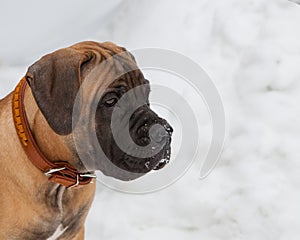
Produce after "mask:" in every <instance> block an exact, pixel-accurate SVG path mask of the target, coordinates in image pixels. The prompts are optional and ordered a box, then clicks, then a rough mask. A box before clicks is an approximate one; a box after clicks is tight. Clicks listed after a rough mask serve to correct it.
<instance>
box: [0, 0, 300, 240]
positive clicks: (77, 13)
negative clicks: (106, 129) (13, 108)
mask: <svg viewBox="0 0 300 240" xmlns="http://www.w3.org/2000/svg"><path fill="white" fill-rule="evenodd" d="M299 23H300V6H299V5H297V4H295V3H293V2H291V1H287V0H286V1H285V0H278V1H277V0H222V1H211V0H188V1H183V0H176V1H174V0H173V1H172V0H164V1H147V0H111V1H105V0H87V1H75V0H63V1H61V0H60V1H58V0H53V1H37V0H36V1H33V0H28V1H21V0H19V1H17V0H11V1H5V0H0V26H1V28H0V29H1V38H0V44H1V47H0V97H4V96H5V95H6V94H8V93H9V92H10V91H11V90H12V89H13V87H14V86H15V85H16V83H17V82H18V80H19V79H20V78H21V77H22V76H23V74H24V73H25V72H26V69H27V67H28V66H29V65H30V64H31V63H32V62H34V61H35V60H37V59H38V58H39V57H41V56H42V55H44V54H46V53H48V52H50V51H53V50H56V49H58V48H60V47H65V46H68V45H71V44H73V43H75V42H78V41H82V40H87V39H89V40H96V41H106V40H110V41H113V42H116V43H118V44H120V45H123V46H126V47H127V48H128V49H129V50H130V49H136V48H143V47H160V48H167V49H172V50H175V51H178V52H180V53H182V54H185V55H186V56H189V57H190V58H192V59H193V60H194V61H196V62H198V63H199V64H200V65H201V66H202V67H203V68H204V69H205V70H206V72H207V73H208V74H209V75H210V76H211V78H212V79H213V81H214V83H215V85H216V86H217V88H218V89H219V92H220V94H221V96H222V98H223V103H224V106H225V111H226V119H227V129H226V134H227V139H226V143H225V146H224V151H223V154H222V156H221V159H220V162H219V164H218V165H217V167H216V168H215V169H214V171H213V172H212V174H210V175H209V177H208V178H206V179H204V180H199V178H198V175H199V164H198V163H197V162H196V164H195V165H194V166H193V167H192V168H191V169H190V170H189V171H188V173H187V174H186V175H184V177H182V178H181V179H180V180H179V181H177V182H176V183H175V184H173V185H172V186H171V187H169V188H166V189H164V190H162V191H159V192H155V193H152V194H147V195H128V194H122V193H118V192H115V191H112V190H109V189H107V188H104V187H103V186H101V185H100V184H99V185H98V190H97V196H96V199H95V201H94V205H93V209H92V210H91V212H90V214H89V217H88V220H87V230H86V237H87V239H88V240H99V239H105V240H119V239H139V240H150V239H151V240H153V239H159V240H160V239H174V240H175V239H176V240H181V239H205V240H223V239H245V240H250V239H255V240H257V239H264V240H267V239H270V240H281V239H282V240H287V239H289V240H296V239H299V235H300V154H299V148H300V146H299V144H300V124H299V117H300V107H299V102H300V81H299V80H300V67H299V65H300V41H299V39H300V27H299ZM203 124H204V125H205V124H206V125H207V127H208V126H209V122H208V121H207V122H205V121H204V122H203Z"/></svg>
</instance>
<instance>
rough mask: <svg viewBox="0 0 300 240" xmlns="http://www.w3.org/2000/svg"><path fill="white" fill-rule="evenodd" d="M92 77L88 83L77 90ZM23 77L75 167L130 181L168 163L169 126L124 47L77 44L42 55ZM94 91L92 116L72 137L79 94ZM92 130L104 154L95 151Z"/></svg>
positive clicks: (91, 43)
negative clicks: (158, 110) (156, 108)
mask: <svg viewBox="0 0 300 240" xmlns="http://www.w3.org/2000/svg"><path fill="white" fill-rule="evenodd" d="M100 65H101V72H100V73H99V71H98V73H99V74H98V75H95V73H94V72H93V71H94V70H95V69H96V68H97V67H98V66H100ZM91 76H92V81H93V84H92V85H87V86H88V87H87V89H86V90H87V91H85V93H82V91H81V89H82V86H83V84H84V83H85V82H87V79H89V80H91ZM26 80H27V82H28V84H29V86H30V88H31V91H32V94H33V96H34V99H35V101H36V104H37V106H38V108H39V111H40V112H41V113H42V115H43V116H44V118H45V120H46V122H47V124H48V125H49V126H50V128H51V129H52V131H54V132H55V133H56V134H57V135H58V136H59V137H60V138H63V139H64V141H63V142H64V144H66V146H67V147H68V148H69V149H70V151H71V152H72V158H71V159H68V161H69V162H70V163H71V164H73V165H75V166H76V167H77V168H80V167H79V166H84V169H83V168H82V169H79V170H82V171H84V170H86V169H88V170H89V171H91V170H101V171H102V172H103V173H104V174H105V175H107V176H112V177H114V178H117V179H121V180H132V179H135V178H137V177H139V176H142V175H144V174H146V173H147V172H149V171H151V170H158V169H160V168H162V167H163V166H164V165H165V164H166V163H167V162H168V160H169V158H170V143H171V135H172V131H173V130H172V127H171V126H170V125H169V124H168V122H167V121H166V120H165V119H162V118H160V117H159V116H158V115H157V114H156V113H155V112H154V111H152V110H151V108H150V104H149V93H150V85H149V81H148V80H146V79H145V78H144V76H143V74H142V72H141V71H140V70H139V69H138V67H137V65H136V62H135V59H134V57H133V56H132V55H131V54H130V53H129V52H128V51H126V49H124V48H121V47H118V46H117V45H115V44H113V43H109V42H107V43H96V42H82V43H78V44H75V45H73V46H71V47H68V48H64V49H61V50H58V51H56V52H54V53H51V54H48V55H46V56H44V57H42V58H41V59H40V60H39V61H37V62H36V63H34V64H33V65H32V66H30V67H29V69H28V72H27V74H26ZM99 92H101V97H99V98H96V99H97V104H96V106H97V107H96V110H95V114H94V116H92V117H86V118H85V121H84V122H85V125H86V126H81V127H80V126H79V127H78V129H79V131H77V133H78V132H79V133H81V134H76V136H74V128H75V127H74V126H75V125H76V122H75V123H74V114H73V113H74V104H75V102H76V99H77V97H78V94H79V93H81V94H82V99H81V101H83V102H84V101H88V100H87V99H88V97H91V96H92V97H94V98H93V99H95V97H96V95H97V93H99ZM137 103H138V104H137ZM87 106H89V105H85V107H83V108H82V109H81V112H82V111H83V112H84V109H85V110H86V109H87V108H88V107H87ZM114 119H115V120H114ZM72 121H73V122H72ZM116 121H117V124H116ZM91 123H92V124H91ZM87 126H88V127H87ZM91 131H94V133H95V136H96V139H97V143H98V147H99V146H100V147H101V149H102V151H103V153H104V155H105V157H104V156H101V155H97V154H95V153H97V151H96V150H95V149H96V148H97V146H94V143H92V142H90V139H89V133H91ZM124 131H125V132H124ZM126 131H127V132H128V133H129V136H130V139H128V136H127V137H126ZM75 138H76V139H75ZM78 139H79V140H78ZM75 141H76V143H77V147H76V144H75V143H74V142H75ZM78 142H81V143H84V144H82V146H87V149H85V148H83V149H81V152H85V154H80V155H79V154H78ZM86 143H88V144H86ZM121 145H122V146H121ZM79 148H80V147H79ZM155 149H158V150H157V151H155ZM91 153H92V154H91ZM82 157H83V158H84V161H82V160H83V159H82ZM104 158H105V159H107V160H104ZM55 160H58V159H55ZM63 160H64V159H63ZM79 162H80V163H81V164H78V163H79ZM82 162H84V164H82ZM112 166H114V167H112Z"/></svg>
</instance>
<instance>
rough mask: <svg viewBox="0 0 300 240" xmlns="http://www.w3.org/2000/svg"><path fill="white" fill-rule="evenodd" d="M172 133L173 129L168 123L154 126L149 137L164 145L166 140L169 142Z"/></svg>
mask: <svg viewBox="0 0 300 240" xmlns="http://www.w3.org/2000/svg"><path fill="white" fill-rule="evenodd" d="M172 133H173V128H172V127H171V126H170V125H169V124H168V123H165V124H154V125H153V126H152V127H151V128H150V131H149V137H150V138H151V139H152V140H153V141H155V142H156V143H162V142H163V141H164V140H166V142H169V141H170V138H171V135H172Z"/></svg>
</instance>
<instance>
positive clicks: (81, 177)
mask: <svg viewBox="0 0 300 240" xmlns="http://www.w3.org/2000/svg"><path fill="white" fill-rule="evenodd" d="M26 85H27V82H26V79H25V77H24V78H22V79H21V81H20V82H19V84H18V85H17V87H16V88H15V91H14V93H13V101H12V112H13V119H14V124H15V128H16V131H17V134H18V136H19V140H20V142H21V145H22V147H23V149H24V151H25V153H26V155H27V157H28V159H29V160H30V161H31V162H32V163H33V165H34V166H36V167H37V168H38V169H39V170H41V171H42V172H43V173H44V174H45V175H46V176H48V177H49V180H50V181H51V182H54V183H58V184H61V185H63V186H65V187H67V188H70V187H77V186H81V185H87V184H89V183H91V181H92V180H93V178H95V177H96V176H95V174H93V173H79V172H78V171H77V170H76V169H75V168H74V167H73V166H72V165H70V164H69V163H67V162H64V161H58V162H51V161H49V160H48V159H47V158H46V156H45V155H44V154H43V153H42V152H41V150H40V149H39V147H38V145H37V143H36V141H35V139H34V137H33V136H32V133H31V130H30V127H29V123H28V119H27V116H26V111H25V107H24V95H25V89H26Z"/></svg>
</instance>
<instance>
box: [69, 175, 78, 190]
mask: <svg viewBox="0 0 300 240" xmlns="http://www.w3.org/2000/svg"><path fill="white" fill-rule="evenodd" d="M78 185H79V174H76V183H74V184H73V185H71V186H70V187H67V188H73V187H77V186H78Z"/></svg>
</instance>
